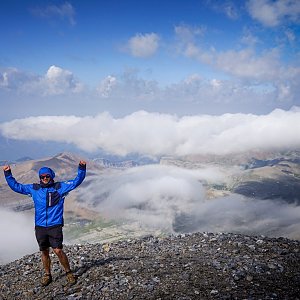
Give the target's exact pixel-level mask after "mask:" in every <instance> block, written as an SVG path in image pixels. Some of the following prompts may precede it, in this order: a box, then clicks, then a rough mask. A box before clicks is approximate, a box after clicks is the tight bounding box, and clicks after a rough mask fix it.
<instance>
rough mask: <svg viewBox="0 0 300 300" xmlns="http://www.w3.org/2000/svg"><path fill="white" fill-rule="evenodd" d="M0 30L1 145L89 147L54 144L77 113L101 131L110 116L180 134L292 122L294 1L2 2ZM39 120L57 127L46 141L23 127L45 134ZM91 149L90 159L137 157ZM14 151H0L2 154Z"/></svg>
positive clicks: (298, 20)
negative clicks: (184, 124) (200, 127)
mask: <svg viewBox="0 0 300 300" xmlns="http://www.w3.org/2000/svg"><path fill="white" fill-rule="evenodd" d="M0 28H1V29H0V31H1V47H0V106H1V110H0V133H1V135H0V139H6V141H7V143H8V140H9V139H11V138H12V137H13V136H14V137H13V138H14V139H16V140H19V141H24V140H25V141H32V140H35V141H38V142H41V141H42V142H55V143H70V144H73V145H76V146H77V147H78V148H80V149H84V150H91V149H87V148H88V147H86V146H84V145H83V144H84V143H85V142H82V141H81V142H80V143H81V144H80V143H79V142H77V141H75V140H74V139H70V136H64V137H60V138H59V139H58V138H56V137H55V136H54V137H51V138H50V137H49V132H50V131H51V132H53V131H55V130H57V131H61V129H60V127H59V125H58V124H60V122H61V123H63V124H73V123H72V121H71V119H72V116H74V117H77V118H82V119H81V120H80V122H81V121H82V120H84V118H93V120H94V121H95V120H99V119H101V122H99V123H96V124H93V126H96V127H97V126H100V124H101V126H103V119H105V118H106V119H107V118H108V119H110V120H111V122H112V123H122V126H124V124H123V123H124V122H125V123H126V121H127V120H128V119H130V120H131V119H134V117H136V118H137V119H138V120H139V122H141V120H143V118H140V115H143V113H141V112H143V111H144V112H146V113H147V114H150V116H152V117H153V119H156V116H157V114H159V115H160V116H162V115H163V116H165V118H167V119H168V118H172V117H174V118H175V124H177V125H179V124H181V121H182V118H187V117H193V116H194V117H195V116H197V117H198V118H201V116H203V115H209V116H217V117H218V119H217V120H219V121H220V124H223V123H224V121H223V119H224V118H225V117H224V115H226V114H228V113H230V114H234V115H235V116H236V115H239V116H241V119H242V120H245V119H248V118H247V115H248V114H253V115H254V116H256V117H257V118H259V117H260V116H265V118H266V119H270V117H269V114H271V115H272V112H273V111H274V110H276V109H282V110H283V111H285V112H287V113H289V112H290V110H291V109H292V111H293V113H298V110H297V107H298V106H299V105H300V100H299V94H300V88H299V87H300V56H299V45H300V43H299V36H300V35H299V33H300V2H299V1H297V0H287V1H283V0H275V1H271V0H247V1H213V0H202V1H201V0H198V1H196V0H187V1H178V0H175V1H71V0H70V1H16V0H11V1H2V2H1V3H0ZM289 114H290V113H289ZM107 115H108V116H109V117H107ZM275 115H276V114H275ZM45 116H52V117H53V119H51V120H52V122H50V124H51V125H49V130H44V132H43V133H42V136H43V137H41V136H40V135H39V134H36V133H34V130H33V129H32V127H31V126H32V125H30V126H29V125H28V118H29V117H31V118H33V119H31V122H33V123H34V124H35V126H36V127H43V126H40V125H43V124H44V122H45V119H44V118H43V117H45ZM99 116H101V117H99ZM132 116H134V117H132ZM55 117H60V119H59V120H60V121H57V119H55ZM63 118H64V119H63ZM176 118H178V119H176ZM15 119H22V120H23V121H22V122H23V123H22V126H19V125H18V126H17V125H15V124H16V123H14V120H15ZM162 119H163V120H164V121H165V119H164V118H162ZM233 119H235V117H233ZM47 120H48V119H47ZM54 120H56V121H54ZM160 120H161V118H160ZM47 122H48V121H47ZM57 122H58V123H57ZM69 122H71V123H69ZM131 122H132V124H135V126H137V127H139V125H140V123H136V122H137V121H136V119H135V120H134V121H131ZM75 123H76V122H75ZM47 124H48V123H47ZM105 124H107V123H105ZM126 124H127V123H126ZM234 124H235V123H234ZM297 125H298V124H296V126H297ZM52 126H54V127H55V128H52ZM74 126H75V127H76V126H77V123H76V125H74ZM232 126H234V125H232ZM109 127H110V126H109ZM125 127H126V126H125ZM142 127H143V126H142ZM175 127H176V126H175ZM220 127H222V126H221V125H220ZM8 128H10V130H8ZM20 128H22V132H21V131H20ZM130 128H132V127H130ZM18 130H19V131H18ZM26 130H27V131H26ZM86 130H88V129H86ZM101 130H104V131H105V130H106V128H105V129H103V127H102V128H99V131H101ZM110 130H112V129H111V128H110ZM128 130H130V131H129V132H128V131H126V134H129V135H132V134H133V133H132V131H131V129H128ZM145 130H147V129H145ZM148 130H149V128H148ZM191 130H192V129H191ZM195 130H197V128H195ZM115 132H116V131H112V132H110V133H111V134H112V135H113V134H114V133H115ZM222 132H223V131H222V130H220V134H221V133H222ZM102 133H103V132H102ZM68 134H70V133H66V135H68ZM210 134H211V133H209V134H208V133H206V135H210ZM104 135H105V134H104ZM141 135H147V134H145V133H141ZM201 137H202V136H201ZM136 138H137V137H136ZM137 139H138V138H137ZM98 140H99V139H98ZM86 143H88V142H87V141H86ZM174 143H175V142H174ZM8 144H9V143H8ZM92 144H93V143H92ZM95 144H97V146H96V147H95V149H94V148H93V150H91V151H96V150H97V149H102V147H104V149H107V150H109V151H113V152H116V153H127V152H128V151H133V152H134V151H135V149H132V147H129V148H130V149H127V147H126V146H125V145H124V144H122V145H117V144H116V143H115V144H114V146H112V145H110V146H107V145H106V146H107V147H106V146H105V145H103V144H101V143H95ZM9 145H11V144H9ZM177 146H178V145H177ZM11 147H12V146H10V147H6V146H5V147H4V146H2V149H0V151H2V156H6V155H7V153H11ZM105 147H106V148H105ZM116 148H118V149H116ZM125 148H126V151H125V150H124V149H125ZM133 148H134V147H133ZM171 148H172V147H171ZM7 149H10V150H7ZM120 149H123V150H124V151H123V150H120ZM172 149H173V150H174V148H172ZM138 151H142V152H143V151H144V150H138ZM166 151H167V150H166ZM28 152H30V151H28ZM145 152H146V153H147V154H151V153H152V154H153V153H154V152H155V151H154V152H153V151H152V150H151V149H147V151H146V150H145ZM171 153H177V152H176V151H175V152H174V151H173V152H172V151H171ZM178 153H181V152H180V151H179V152H178ZM183 153H185V152H184V151H183ZM0 154H1V153H0ZM160 154H161V153H160ZM166 154H167V153H166ZM16 155H17V154H16Z"/></svg>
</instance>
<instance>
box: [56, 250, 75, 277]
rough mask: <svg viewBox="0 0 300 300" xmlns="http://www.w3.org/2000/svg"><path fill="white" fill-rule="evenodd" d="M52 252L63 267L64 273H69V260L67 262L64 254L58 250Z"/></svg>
mask: <svg viewBox="0 0 300 300" xmlns="http://www.w3.org/2000/svg"><path fill="white" fill-rule="evenodd" d="M53 251H54V253H55V254H56V255H57V257H58V259H59V262H60V263H61V265H62V266H63V267H64V269H65V271H66V272H70V270H71V269H70V264H69V260H68V257H67V255H66V253H65V252H64V251H63V250H62V249H59V248H54V249H53Z"/></svg>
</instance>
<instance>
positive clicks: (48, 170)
mask: <svg viewBox="0 0 300 300" xmlns="http://www.w3.org/2000/svg"><path fill="white" fill-rule="evenodd" d="M42 174H49V175H50V177H51V178H52V179H53V178H54V177H55V173H54V171H53V170H52V169H50V168H48V167H42V168H41V169H40V170H39V176H41V175H42Z"/></svg>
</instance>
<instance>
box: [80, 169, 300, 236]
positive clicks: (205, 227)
mask: <svg viewBox="0 0 300 300" xmlns="http://www.w3.org/2000/svg"><path fill="white" fill-rule="evenodd" d="M235 172H237V171H236V170H235V169H232V170H226V171H224V170H220V169H216V168H203V169H197V170H186V169H181V168H176V167H171V166H162V165H152V166H144V167H137V168H132V169H129V170H125V171H122V172H114V173H113V174H108V175H107V174H103V173H101V175H100V176H98V175H95V176H94V177H93V184H91V185H89V186H87V187H82V189H81V190H80V193H81V194H82V195H83V198H84V199H85V202H84V203H85V204H86V205H88V206H89V208H93V209H95V210H98V211H99V212H101V213H102V214H104V215H105V216H107V217H110V218H116V219H117V220H120V218H121V219H127V220H129V221H134V222H138V223H139V224H140V226H142V227H146V228H148V229H149V228H150V229H153V230H162V231H164V232H169V233H170V232H171V233H174V232H193V231H209V232H220V231H221V232H239V233H244V234H245V233H246V234H250V233H251V234H258V235H259V234H265V235H272V236H286V237H290V238H297V239H299V238H300V235H299V228H300V222H299V213H300V207H299V206H298V207H295V206H294V205H284V204H281V203H280V202H277V201H274V200H272V201H271V200H264V201H262V200H257V199H247V198H245V197H242V196H239V195H231V196H228V197H219V198H214V199H207V197H206V190H205V187H204V186H203V185H202V182H203V181H204V182H208V183H218V182H219V183H222V182H223V183H224V182H226V180H227V179H228V175H232V174H236V173H235ZM99 191H101V192H99Z"/></svg>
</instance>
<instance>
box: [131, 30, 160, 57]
mask: <svg viewBox="0 0 300 300" xmlns="http://www.w3.org/2000/svg"><path fill="white" fill-rule="evenodd" d="M159 39H160V38H159V36H158V35H157V34H156V33H146V34H141V33H139V34H136V35H135V36H134V37H132V38H131V39H130V40H129V41H128V44H127V47H128V50H129V52H130V53H131V55H133V56H136V57H149V56H152V55H154V54H155V52H156V51H157V49H158V47H159Z"/></svg>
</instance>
